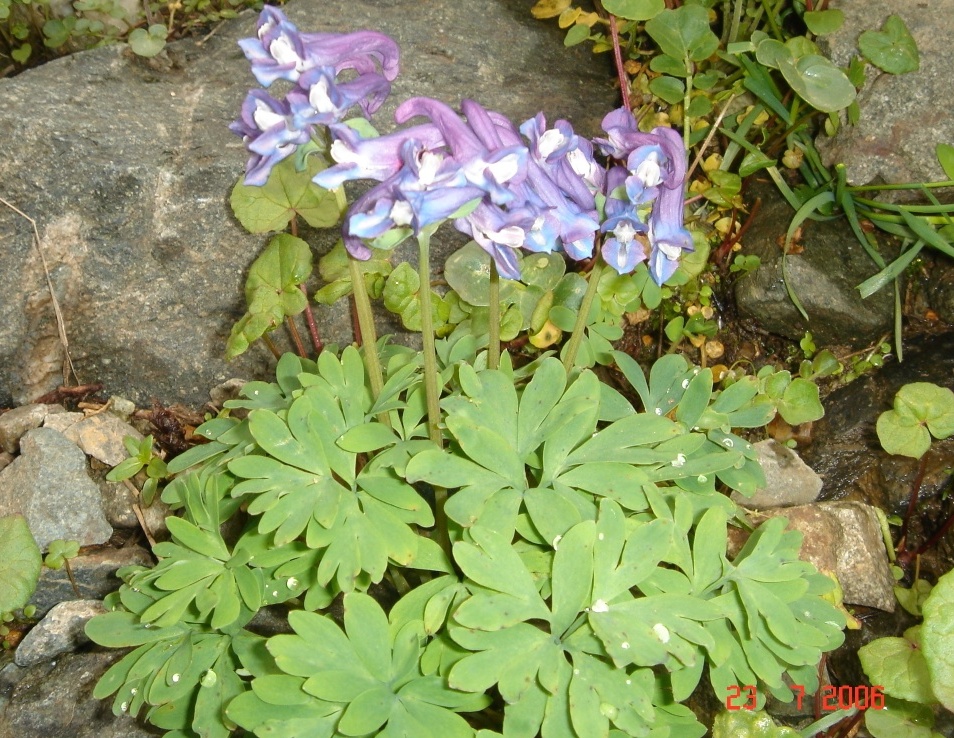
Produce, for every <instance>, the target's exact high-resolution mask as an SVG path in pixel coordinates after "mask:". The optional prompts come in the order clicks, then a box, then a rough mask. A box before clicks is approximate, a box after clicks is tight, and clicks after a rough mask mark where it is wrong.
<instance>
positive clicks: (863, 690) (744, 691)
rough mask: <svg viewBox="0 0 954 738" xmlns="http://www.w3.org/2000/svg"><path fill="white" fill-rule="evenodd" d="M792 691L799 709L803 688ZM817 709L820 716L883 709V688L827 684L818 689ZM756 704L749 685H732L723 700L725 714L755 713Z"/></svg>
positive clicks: (753, 688)
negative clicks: (818, 708)
mask: <svg viewBox="0 0 954 738" xmlns="http://www.w3.org/2000/svg"><path fill="white" fill-rule="evenodd" d="M792 691H793V692H794V693H795V707H796V709H801V707H802V701H803V700H804V698H805V687H803V686H802V685H801V684H793V685H792ZM818 699H819V702H818V704H819V706H820V708H821V710H822V712H833V711H834V710H850V709H852V708H857V709H858V710H880V709H882V708H883V707H884V687H882V686H881V685H880V684H875V685H873V686H871V687H869V686H867V685H864V684H861V685H859V686H857V687H852V686H850V685H847V684H844V685H842V686H840V687H835V686H833V685H831V684H826V685H825V686H823V687H822V688H821V693H820V695H819V697H818ZM758 700H759V691H758V687H756V686H754V685H752V684H746V685H744V686H739V685H737V684H733V685H732V686H730V687H729V688H728V693H727V694H726V697H725V709H726V710H730V711H733V710H755V709H756V705H757V704H758Z"/></svg>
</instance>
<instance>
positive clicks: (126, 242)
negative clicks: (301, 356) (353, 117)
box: [0, 0, 617, 405]
mask: <svg viewBox="0 0 954 738" xmlns="http://www.w3.org/2000/svg"><path fill="white" fill-rule="evenodd" d="M530 5H531V3H529V2H528V1H527V0H475V2H468V3H459V2H419V0H388V1H387V2H382V1H381V0H349V2H343V1H341V0H337V1H333V2H319V0H302V1H301V2H293V3H291V4H289V5H287V6H285V9H286V11H287V13H288V15H289V16H290V17H291V19H292V20H293V21H294V22H295V23H297V24H298V26H299V27H300V28H301V29H302V30H307V31H337V32H340V31H346V30H350V29H359V28H374V29H378V30H381V31H384V32H386V33H389V34H391V35H392V36H393V37H395V38H396V39H397V40H398V41H399V42H400V43H401V45H402V48H403V52H404V53H403V60H402V68H403V69H402V75H401V76H400V77H399V78H398V80H397V82H396V84H395V86H394V91H393V95H392V99H391V101H390V102H389V104H388V106H387V107H386V108H385V109H383V110H381V111H379V113H378V114H377V115H376V122H377V124H378V126H379V128H381V129H385V130H387V129H390V128H391V124H390V120H391V117H390V116H391V112H392V111H393V109H394V107H395V106H396V104H397V103H398V102H399V101H402V100H404V99H406V98H407V97H410V96H414V95H426V96H432V97H439V98H442V99H445V100H447V101H449V102H450V103H451V104H457V103H458V102H459V100H460V99H461V98H463V97H473V98H475V99H478V100H480V101H481V102H483V103H484V104H485V105H487V106H488V107H490V108H492V109H496V110H499V111H501V112H503V113H505V114H507V115H509V116H511V117H512V118H514V119H515V120H517V121H523V120H525V119H527V118H529V117H531V116H532V115H534V114H535V113H536V112H538V111H539V110H544V111H546V113H547V115H548V117H549V118H550V119H551V120H552V119H556V118H560V117H563V118H567V119H569V120H571V121H572V122H573V123H574V125H575V126H576V127H577V128H578V129H579V130H580V132H581V133H584V134H586V135H590V136H591V135H594V134H596V133H598V132H599V121H600V119H601V118H602V116H603V115H604V114H605V113H606V112H608V111H609V110H610V109H612V108H613V107H615V105H617V94H616V92H615V91H614V90H613V87H612V82H613V76H612V74H611V73H610V71H609V67H608V64H609V60H608V57H607V56H606V55H601V56H594V55H593V54H592V53H591V52H590V51H589V49H585V48H583V47H578V48H574V49H567V48H565V47H564V46H563V43H562V38H563V32H562V31H561V30H560V29H559V28H558V27H557V24H555V23H552V22H550V23H543V22H540V21H537V20H534V19H533V18H532V17H531V16H530V13H529V8H530ZM255 21H256V14H253V13H246V14H243V15H242V16H241V17H240V18H238V19H236V20H235V21H234V22H229V23H226V24H223V25H222V26H221V27H219V29H218V31H217V33H216V34H215V35H213V36H211V37H210V38H208V39H206V40H204V41H203V42H202V44H201V45H199V43H198V42H197V41H196V40H184V41H179V42H176V43H173V44H170V46H169V48H168V52H167V54H165V55H164V56H163V57H159V58H157V59H155V60H152V61H148V60H143V59H141V58H136V57H134V56H133V55H132V54H130V53H129V52H128V51H126V50H125V49H124V48H123V47H121V46H112V47H107V48H102V49H97V50H93V51H89V52H84V53H81V54H76V55H74V56H71V57H68V58H65V59H60V60H57V61H54V62H51V63H49V64H46V65H44V66H42V67H39V68H37V69H34V70H31V71H29V72H26V73H24V74H22V75H19V76H17V77H16V78H14V79H2V80H0V98H2V99H3V101H4V104H3V106H2V109H0V130H3V131H4V132H5V135H4V136H3V137H2V140H0V181H3V182H4V198H5V199H7V200H9V201H10V202H12V203H13V204H15V205H16V206H17V207H18V208H19V209H20V210H22V211H23V212H25V213H27V214H28V215H29V216H30V217H32V218H35V219H36V221H37V227H38V229H39V234H40V239H41V246H42V248H43V250H44V253H45V255H46V259H47V262H48V263H49V265H50V272H51V274H50V277H51V279H52V281H53V285H54V290H55V293H56V295H57V298H58V300H59V303H60V306H61V307H62V310H63V312H64V314H66V315H67V316H68V317H69V321H68V326H67V329H68V334H69V340H70V347H71V351H72V356H73V360H74V363H75V364H76V368H77V372H78V374H79V377H80V379H81V380H83V381H92V380H94V379H95V380H96V381H100V382H102V383H103V384H104V385H105V386H106V387H107V389H108V390H112V391H116V390H121V391H122V392H123V393H124V394H125V395H126V396H128V397H129V398H130V399H132V400H134V401H136V402H138V403H140V404H141V403H142V402H143V401H145V400H149V399H150V398H152V397H156V398H159V399H160V400H161V401H163V402H164V403H165V404H170V403H172V402H176V401H179V402H186V403H188V404H193V405H197V404H201V403H202V402H205V401H206V396H207V392H208V388H209V387H211V386H214V385H215V384H217V383H219V382H222V381H224V380H225V379H227V378H228V377H232V376H236V375H239V376H246V377H249V378H262V377H265V376H267V373H268V367H269V366H270V365H271V363H272V359H271V357H270V355H269V354H268V352H267V351H265V350H263V349H261V348H255V349H253V350H252V351H250V352H249V353H248V354H247V355H246V356H244V357H242V358H240V359H238V360H236V361H235V362H234V363H232V364H227V363H226V362H225V361H224V359H223V353H224V345H225V339H226V337H227V335H228V332H229V329H230V327H231V325H232V323H233V322H234V321H235V320H236V319H237V318H238V317H239V316H240V315H241V314H242V312H243V311H244V299H243V292H242V288H243V284H242V280H243V276H244V274H245V272H246V271H247V269H248V265H249V263H250V262H251V260H252V258H253V257H254V255H255V254H257V253H258V251H259V250H260V249H261V248H262V246H263V244H264V239H263V238H262V237H261V236H251V235H249V234H247V233H245V232H244V231H243V230H242V229H241V228H240V227H239V226H238V224H237V223H236V222H235V220H234V218H233V216H232V214H231V212H230V209H229V205H228V196H229V193H230V191H231V189H232V187H233V185H234V184H235V182H236V180H237V178H238V177H239V175H240V173H241V172H242V169H243V166H244V164H245V160H246V158H247V156H246V152H245V151H244V148H243V146H242V143H241V141H240V140H239V139H238V138H237V137H236V136H234V135H233V134H232V133H231V132H229V131H228V130H227V125H228V123H229V122H231V121H232V120H234V119H235V118H237V117H238V113H239V108H240V105H241V103H242V100H243V99H244V97H245V95H246V92H247V90H248V89H249V88H252V87H254V86H255V82H254V78H253V77H252V75H251V73H250V71H249V67H248V63H247V61H246V60H245V58H244V56H243V55H242V53H241V51H240V50H239V48H238V47H237V46H236V41H237V40H238V39H240V38H243V37H248V36H251V35H252V34H253V33H254V26H255ZM40 99H42V100H43V104H42V105H39V106H38V105H37V104H36V101H37V100H40ZM334 239H335V235H334V234H331V233H329V234H326V235H325V236H324V237H323V238H317V237H316V238H315V239H314V240H315V243H316V245H317V248H319V249H321V248H327V247H328V245H329V244H330V243H331V242H333V241H334ZM0 241H2V242H3V243H4V244H5V246H4V248H5V257H6V262H5V264H6V266H5V268H4V269H3V270H2V272H0V294H2V295H4V300H3V301H2V302H0V403H3V402H4V401H5V399H4V398H9V397H11V396H14V395H15V396H16V397H18V398H31V397H36V396H38V395H39V394H41V393H43V392H45V391H47V390H49V389H51V388H52V387H53V386H54V385H55V384H57V383H58V382H59V379H58V377H59V375H60V370H61V365H62V363H63V358H64V357H63V353H62V349H61V347H60V343H59V340H58V338H57V333H56V324H55V321H54V319H53V313H52V308H51V304H50V297H49V294H48V292H47V286H46V280H45V277H44V274H43V270H42V267H41V264H40V261H39V258H38V257H37V253H36V248H35V246H34V244H33V242H32V229H31V227H30V224H29V223H28V222H27V221H26V220H25V219H24V218H22V217H21V216H19V215H17V214H15V213H14V212H12V211H11V210H9V209H7V208H2V209H0ZM462 242H463V241H462V240H461V239H460V238H458V236H457V235H456V234H453V233H451V231H448V232H447V235H446V236H445V235H441V236H438V237H437V238H436V239H435V247H438V246H440V245H441V244H442V243H458V244H459V243H462ZM445 250H446V249H445ZM318 319H319V321H320V323H321V328H322V332H323V335H324V336H325V338H326V340H328V341H335V342H338V343H348V342H350V341H351V339H352V336H351V328H350V319H349V316H348V311H347V309H346V306H344V305H341V306H339V307H338V308H337V309H335V310H326V309H319V310H318ZM389 330H394V325H393V323H392V324H391V326H390V328H389ZM382 332H383V331H382Z"/></svg>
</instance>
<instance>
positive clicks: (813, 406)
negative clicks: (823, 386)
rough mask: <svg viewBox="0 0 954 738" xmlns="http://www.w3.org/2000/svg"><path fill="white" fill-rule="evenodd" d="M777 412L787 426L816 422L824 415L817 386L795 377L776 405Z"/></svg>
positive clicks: (809, 381)
mask: <svg viewBox="0 0 954 738" xmlns="http://www.w3.org/2000/svg"><path fill="white" fill-rule="evenodd" d="M778 412H779V414H780V415H781V416H782V418H783V419H784V420H785V422H786V423H788V424H789V425H798V424H799V423H808V422H810V421H813V420H818V419H819V418H821V417H822V416H823V415H824V414H825V410H824V408H822V404H821V400H820V399H819V395H818V385H817V384H815V383H814V382H812V381H811V380H809V379H803V378H802V377H796V378H795V379H793V380H792V382H791V384H789V385H788V386H787V387H786V388H785V391H784V393H783V394H782V398H781V400H780V401H779V403H778Z"/></svg>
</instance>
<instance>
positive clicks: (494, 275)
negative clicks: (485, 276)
mask: <svg viewBox="0 0 954 738" xmlns="http://www.w3.org/2000/svg"><path fill="white" fill-rule="evenodd" d="M499 365H500V274H499V273H498V272H497V262H495V261H494V260H493V259H491V260H490V338H489V344H488V346H487V368H488V369H496V368H497V367H498V366H499Z"/></svg>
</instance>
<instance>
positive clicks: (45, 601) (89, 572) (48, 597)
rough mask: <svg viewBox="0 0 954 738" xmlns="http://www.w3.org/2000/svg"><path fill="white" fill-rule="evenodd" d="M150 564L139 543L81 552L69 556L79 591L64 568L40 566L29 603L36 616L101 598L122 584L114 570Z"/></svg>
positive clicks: (151, 559)
mask: <svg viewBox="0 0 954 738" xmlns="http://www.w3.org/2000/svg"><path fill="white" fill-rule="evenodd" d="M154 563H155V561H154V559H153V558H152V557H151V556H150V554H149V552H148V551H146V550H145V549H144V548H140V547H139V546H127V547H125V548H118V549H113V548H106V549H103V550H102V551H93V552H90V553H86V554H81V555H80V556H77V557H76V558H73V559H70V569H71V571H72V572H73V579H74V581H75V582H76V587H77V589H78V590H79V594H77V593H76V592H75V591H74V590H73V586H72V585H71V584H70V580H69V576H68V575H67V573H66V570H65V569H46V568H44V569H43V571H42V572H41V573H40V581H39V583H38V584H37V587H36V592H34V593H33V597H31V598H30V604H31V605H34V606H35V607H36V611H37V614H38V615H40V616H43V615H45V614H46V613H47V612H49V611H50V608H52V607H53V606H54V605H56V604H57V603H59V602H66V601H68V600H76V599H84V600H101V599H103V597H105V596H106V595H108V594H109V593H110V592H115V591H116V590H117V589H119V585H120V584H122V582H121V581H120V580H119V579H118V578H117V577H116V571H117V570H119V569H121V568H122V567H124V566H133V565H139V566H152V565H153V564H154ZM0 735H2V733H0Z"/></svg>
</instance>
